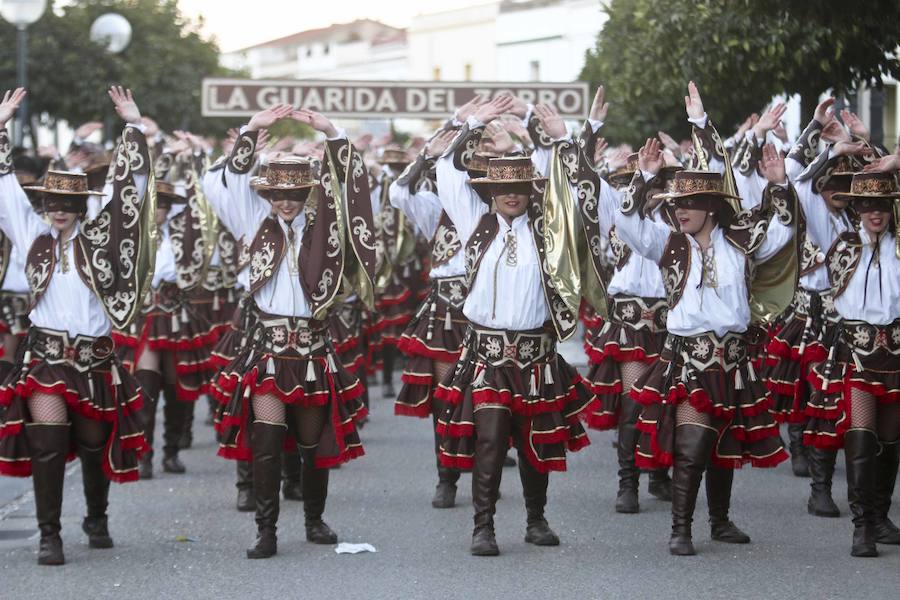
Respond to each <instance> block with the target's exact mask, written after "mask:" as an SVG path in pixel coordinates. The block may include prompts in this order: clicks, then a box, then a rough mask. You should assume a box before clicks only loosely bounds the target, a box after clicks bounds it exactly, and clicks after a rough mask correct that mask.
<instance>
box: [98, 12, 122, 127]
mask: <svg viewBox="0 0 900 600" xmlns="http://www.w3.org/2000/svg"><path fill="white" fill-rule="evenodd" d="M90 38H91V41H92V42H94V43H95V44H99V45H101V46H103V47H104V48H106V51H107V52H109V53H110V54H118V53H120V52H121V51H122V50H124V49H125V48H127V47H128V44H129V42H131V23H129V22H128V19H126V18H125V17H123V16H122V15H120V14H118V13H104V14H102V15H100V16H99V17H97V18H96V19H94V22H93V23H91V32H90ZM112 124H113V117H112V115H111V114H109V113H107V115H106V117H105V118H104V119H103V131H104V132H105V133H104V136H105V137H106V141H107V143H111V142H112V139H113V136H112V130H113V127H112Z"/></svg>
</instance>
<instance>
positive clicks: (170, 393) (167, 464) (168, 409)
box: [162, 383, 194, 475]
mask: <svg viewBox="0 0 900 600" xmlns="http://www.w3.org/2000/svg"><path fill="white" fill-rule="evenodd" d="M162 390H163V397H164V398H165V405H164V406H163V417H164V422H163V462H162V466H163V471H165V472H166V473H175V474H177V475H181V474H183V473H185V472H186V471H187V469H186V468H185V466H184V463H182V462H181V459H180V458H178V452H179V451H180V450H181V445H180V442H181V436H182V434H183V432H184V428H185V426H186V423H187V415H188V413H189V412H192V411H193V410H194V403H193V402H181V401H179V400H178V397H177V394H176V391H175V385H174V384H171V383H165V384H163V386H162Z"/></svg>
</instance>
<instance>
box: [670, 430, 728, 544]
mask: <svg viewBox="0 0 900 600" xmlns="http://www.w3.org/2000/svg"><path fill="white" fill-rule="evenodd" d="M717 436H718V434H717V432H716V431H715V430H714V429H710V428H709V427H704V426H702V425H681V426H679V427H676V429H675V442H674V457H673V458H674V461H673V462H674V465H673V468H672V537H671V538H670V539H669V552H670V553H671V554H675V555H679V556H688V555H693V554H696V551H695V550H694V544H693V542H692V541H691V523H692V521H693V519H694V507H695V506H696V504H697V492H698V491H699V490H700V481H701V480H702V479H703V471H705V470H706V465H707V464H708V463H709V460H710V454H711V453H712V448H713V444H715V441H716V438H717Z"/></svg>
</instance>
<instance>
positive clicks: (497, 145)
mask: <svg viewBox="0 0 900 600" xmlns="http://www.w3.org/2000/svg"><path fill="white" fill-rule="evenodd" d="M485 131H486V133H487V135H488V137H489V138H490V141H487V142H485V146H487V148H488V150H490V151H493V152H497V153H499V154H506V153H507V152H509V151H511V150H512V149H513V148H515V146H516V144H515V142H513V139H512V136H510V135H509V132H508V131H506V129H505V128H504V127H503V125H501V124H500V123H499V122H497V121H494V122H493V123H491V124H490V125H488V126H487V129H486V130H485Z"/></svg>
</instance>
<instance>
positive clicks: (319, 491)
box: [300, 448, 338, 544]
mask: <svg viewBox="0 0 900 600" xmlns="http://www.w3.org/2000/svg"><path fill="white" fill-rule="evenodd" d="M300 453H301V456H302V459H303V467H302V471H303V475H302V477H301V479H302V483H303V516H304V518H305V521H306V541H307V542H312V543H313V544H337V541H338V536H337V534H336V533H335V532H334V531H332V530H331V527H329V526H328V524H327V523H325V521H323V520H322V515H323V514H324V513H325V501H326V500H327V498H328V475H329V472H328V469H317V468H316V449H315V448H301V449H300Z"/></svg>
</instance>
